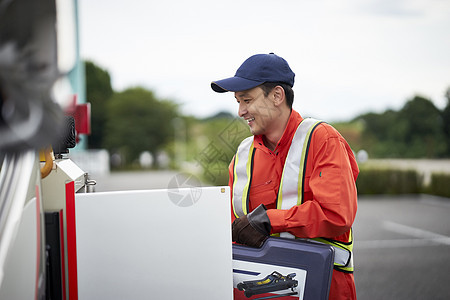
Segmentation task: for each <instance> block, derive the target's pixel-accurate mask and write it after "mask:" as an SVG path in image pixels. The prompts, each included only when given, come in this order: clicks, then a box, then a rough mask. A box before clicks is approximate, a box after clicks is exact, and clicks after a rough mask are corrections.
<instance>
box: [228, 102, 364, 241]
mask: <svg viewBox="0 0 450 300" xmlns="http://www.w3.org/2000/svg"><path fill="white" fill-rule="evenodd" d="M302 120H303V119H302V117H301V116H300V114H299V113H298V112H296V111H294V110H292V112H291V115H290V118H289V121H288V124H287V126H286V129H285V131H284V133H283V136H282V137H281V139H280V140H279V142H278V144H277V146H276V148H275V150H274V151H271V150H269V149H268V148H267V147H265V146H264V143H263V139H262V136H254V141H253V145H254V148H255V153H254V156H253V160H254V161H253V170H252V179H251V185H250V191H249V200H248V212H251V211H252V210H253V209H255V208H256V207H258V206H259V205H260V204H264V205H265V206H266V208H267V209H268V210H267V215H268V217H269V219H270V223H271V226H272V231H271V233H280V232H289V233H291V234H292V235H294V236H296V237H300V238H317V237H323V238H331V239H334V240H338V241H342V242H347V241H349V239H350V234H351V232H350V228H351V226H352V224H353V221H354V219H355V215H356V210H357V193H356V185H355V181H356V178H357V176H358V173H359V170H358V166H357V163H356V160H355V157H354V155H353V152H352V150H351V149H350V147H349V145H348V144H347V142H346V141H345V139H344V138H343V137H342V136H341V135H340V134H339V132H337V130H335V129H334V128H333V127H332V126H330V125H328V124H326V123H320V124H319V125H318V126H317V127H316V128H315V130H314V131H313V133H312V136H311V142H310V145H309V148H308V157H307V160H306V168H305V171H304V177H305V179H304V186H303V189H304V192H303V201H302V204H301V205H294V206H292V207H291V208H289V209H286V210H282V209H277V193H278V190H279V186H280V181H281V175H282V172H283V167H284V163H285V160H286V156H287V153H288V151H289V148H290V145H291V141H292V138H293V136H294V133H295V131H296V129H297V127H298V125H299V124H300V122H301V121H302ZM298 151H302V149H299V150H298ZM233 168H234V159H233V161H232V162H231V164H230V168H229V173H230V180H229V185H230V189H231V190H232V189H233V180H234V172H233ZM231 215H232V221H233V220H234V219H235V218H236V216H235V215H234V212H233V210H232V211H231Z"/></svg>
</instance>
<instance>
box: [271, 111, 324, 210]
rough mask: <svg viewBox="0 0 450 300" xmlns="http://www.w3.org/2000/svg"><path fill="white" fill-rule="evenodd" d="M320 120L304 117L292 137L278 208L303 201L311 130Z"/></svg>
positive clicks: (282, 176) (284, 207) (282, 178)
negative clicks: (306, 158)
mask: <svg viewBox="0 0 450 300" xmlns="http://www.w3.org/2000/svg"><path fill="white" fill-rule="evenodd" d="M319 122H320V121H318V120H316V119H312V118H307V119H303V121H302V122H301V123H300V125H299V126H298V127H297V130H296V132H295V134H294V137H293V138H292V142H291V146H290V147H289V151H288V154H287V157H286V162H285V163H284V168H283V174H282V175H281V182H280V190H279V193H278V205H277V208H278V209H290V208H291V207H293V206H295V205H298V204H301V203H302V187H301V184H302V179H303V165H304V164H305V163H306V162H305V161H304V160H305V155H306V150H307V147H306V146H307V143H308V139H309V135H310V134H311V130H312V129H313V128H314V126H315V125H316V124H317V123H319Z"/></svg>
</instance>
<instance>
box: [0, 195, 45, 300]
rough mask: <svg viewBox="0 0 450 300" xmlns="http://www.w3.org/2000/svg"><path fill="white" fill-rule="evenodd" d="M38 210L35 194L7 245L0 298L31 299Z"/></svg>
mask: <svg viewBox="0 0 450 300" xmlns="http://www.w3.org/2000/svg"><path fill="white" fill-rule="evenodd" d="M36 217H37V214H36V198H33V199H31V200H30V201H28V203H27V204H26V205H25V207H24V208H23V211H22V216H21V219H20V223H19V226H18V229H17V234H16V236H15V240H14V241H13V243H12V244H11V246H10V249H9V253H8V257H7V259H6V262H5V265H4V266H3V268H4V270H5V277H4V278H3V282H2V286H1V289H0V299H2V300H3V299H5V300H6V299H8V300H22V299H34V298H35V293H36V267H37V258H38V256H37V254H38V252H37V232H38V230H39V229H38V228H37V224H38V223H37V218H36Z"/></svg>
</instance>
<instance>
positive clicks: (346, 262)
mask: <svg viewBox="0 0 450 300" xmlns="http://www.w3.org/2000/svg"><path fill="white" fill-rule="evenodd" d="M328 245H330V244H328ZM330 246H331V247H333V248H334V264H335V265H338V266H340V267H347V266H350V264H351V266H353V257H352V256H351V255H352V254H351V252H350V251H348V250H345V249H342V248H340V247H337V246H334V245H330Z"/></svg>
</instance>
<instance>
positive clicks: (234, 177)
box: [231, 153, 239, 218]
mask: <svg viewBox="0 0 450 300" xmlns="http://www.w3.org/2000/svg"><path fill="white" fill-rule="evenodd" d="M238 160H239V157H238V155H237V153H236V155H235V156H234V164H233V179H234V180H233V191H232V192H231V195H232V199H231V206H232V207H233V213H234V216H235V217H236V218H239V215H238V214H237V213H236V208H235V205H234V201H235V195H234V191H235V188H236V182H237V180H236V179H237V171H236V164H237V162H238Z"/></svg>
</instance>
